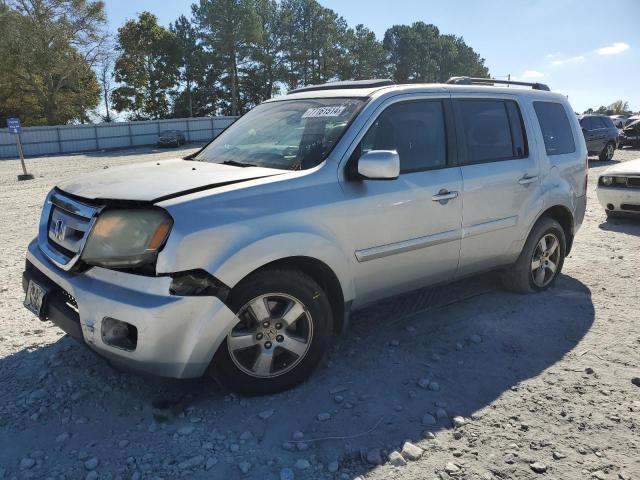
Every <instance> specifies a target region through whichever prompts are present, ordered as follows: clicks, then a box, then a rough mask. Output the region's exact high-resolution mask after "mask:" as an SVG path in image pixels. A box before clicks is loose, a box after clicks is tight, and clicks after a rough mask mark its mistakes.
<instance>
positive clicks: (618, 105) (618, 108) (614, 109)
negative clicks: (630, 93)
mask: <svg viewBox="0 0 640 480" xmlns="http://www.w3.org/2000/svg"><path fill="white" fill-rule="evenodd" d="M609 110H611V115H630V114H631V110H629V102H626V101H624V100H616V101H615V102H613V103H612V104H611V105H609Z"/></svg>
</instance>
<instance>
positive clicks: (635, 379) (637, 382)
mask: <svg viewBox="0 0 640 480" xmlns="http://www.w3.org/2000/svg"><path fill="white" fill-rule="evenodd" d="M631 383H633V384H634V385H635V386H636V387H640V377H633V378H632V379H631Z"/></svg>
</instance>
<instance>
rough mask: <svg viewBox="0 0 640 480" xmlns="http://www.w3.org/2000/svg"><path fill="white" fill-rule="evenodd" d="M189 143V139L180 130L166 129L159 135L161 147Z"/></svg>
mask: <svg viewBox="0 0 640 480" xmlns="http://www.w3.org/2000/svg"><path fill="white" fill-rule="evenodd" d="M185 143H187V139H186V137H185V136H184V133H182V132H181V131H180V130H165V131H164V132H162V133H161V134H160V136H159V137H158V146H159V147H179V146H180V145H184V144H185Z"/></svg>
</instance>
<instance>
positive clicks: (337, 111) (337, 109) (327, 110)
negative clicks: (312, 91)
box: [302, 105, 347, 118]
mask: <svg viewBox="0 0 640 480" xmlns="http://www.w3.org/2000/svg"><path fill="white" fill-rule="evenodd" d="M346 109H347V107H346V106H345V105H336V106H334V107H318V108H310V109H309V110H307V111H306V112H304V114H303V115H302V118H318V117H339V116H340V115H341V114H342V112H344V111H345V110H346Z"/></svg>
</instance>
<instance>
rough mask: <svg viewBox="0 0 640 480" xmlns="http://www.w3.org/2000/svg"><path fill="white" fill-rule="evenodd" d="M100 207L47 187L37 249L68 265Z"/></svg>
mask: <svg viewBox="0 0 640 480" xmlns="http://www.w3.org/2000/svg"><path fill="white" fill-rule="evenodd" d="M100 210H101V208H100V207H95V206H92V205H89V204H86V203H83V202H79V201H78V200H75V199H73V198H70V197H68V196H66V195H64V194H62V193H60V192H58V191H56V190H53V191H51V193H49V195H48V197H47V200H46V202H45V206H44V208H43V210H42V217H41V218H40V232H39V235H38V244H39V246H40V249H41V250H42V251H43V252H44V254H45V255H47V257H49V258H50V259H51V260H52V261H53V262H54V263H55V264H57V265H58V266H59V267H61V268H63V269H65V270H69V269H71V268H72V267H73V265H75V263H76V262H77V261H78V259H79V258H80V254H81V253H82V249H83V248H84V244H85V243H86V241H87V237H88V236H89V232H90V231H91V228H92V227H93V224H94V222H95V219H96V216H97V215H98V213H99V212H100Z"/></svg>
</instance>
